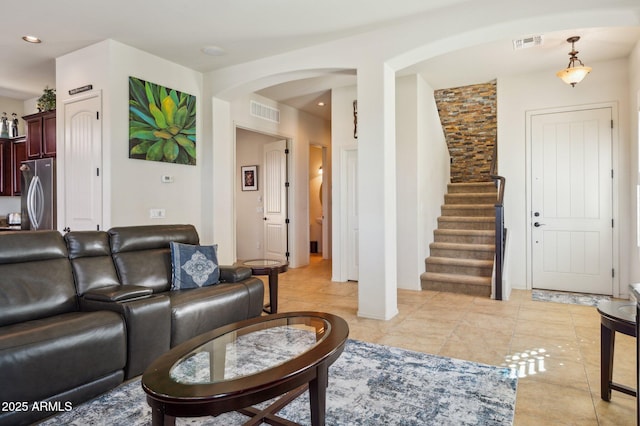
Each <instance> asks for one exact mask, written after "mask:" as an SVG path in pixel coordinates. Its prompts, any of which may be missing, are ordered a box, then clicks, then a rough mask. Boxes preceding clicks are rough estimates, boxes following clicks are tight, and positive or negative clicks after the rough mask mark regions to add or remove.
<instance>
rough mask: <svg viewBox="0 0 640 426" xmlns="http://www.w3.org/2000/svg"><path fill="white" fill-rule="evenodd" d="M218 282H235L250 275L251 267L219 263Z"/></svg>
mask: <svg viewBox="0 0 640 426" xmlns="http://www.w3.org/2000/svg"><path fill="white" fill-rule="evenodd" d="M219 268H220V282H221V283H237V282H239V281H242V280H246V279H247V278H249V277H250V276H251V268H247V267H245V266H228V265H220V266H219Z"/></svg>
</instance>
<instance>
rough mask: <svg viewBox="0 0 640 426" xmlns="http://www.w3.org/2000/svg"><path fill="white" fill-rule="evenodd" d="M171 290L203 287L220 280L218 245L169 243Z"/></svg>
mask: <svg viewBox="0 0 640 426" xmlns="http://www.w3.org/2000/svg"><path fill="white" fill-rule="evenodd" d="M170 245H171V275H172V282H171V290H184V289H187V288H198V287H205V286H208V285H213V284H216V283H217V282H218V281H219V280H220V269H219V268H218V254H217V252H216V250H217V249H218V245H217V244H216V245H212V246H196V245H192V244H182V243H176V242H171V243H170Z"/></svg>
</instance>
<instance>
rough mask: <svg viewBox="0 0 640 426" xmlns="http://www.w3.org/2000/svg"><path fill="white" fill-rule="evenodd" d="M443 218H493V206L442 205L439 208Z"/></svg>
mask: <svg viewBox="0 0 640 426" xmlns="http://www.w3.org/2000/svg"><path fill="white" fill-rule="evenodd" d="M440 211H441V212H442V215H443V216H461V217H465V216H473V217H482V216H485V217H495V211H496V208H495V206H494V205H493V204H444V205H442V206H441V207H440Z"/></svg>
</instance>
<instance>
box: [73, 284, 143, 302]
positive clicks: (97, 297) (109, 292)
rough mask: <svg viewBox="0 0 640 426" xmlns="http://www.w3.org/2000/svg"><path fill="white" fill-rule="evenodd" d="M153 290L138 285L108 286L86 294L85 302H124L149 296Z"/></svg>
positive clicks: (84, 296)
mask: <svg viewBox="0 0 640 426" xmlns="http://www.w3.org/2000/svg"><path fill="white" fill-rule="evenodd" d="M152 293H153V290H152V289H150V288H148V287H143V286H140V285H110V286H107V287H102V288H96V289H93V290H90V291H88V292H86V293H85V294H84V295H83V296H82V297H83V298H84V299H85V300H93V301H98V302H125V301H128V300H135V299H141V298H145V297H149V296H151V294H152Z"/></svg>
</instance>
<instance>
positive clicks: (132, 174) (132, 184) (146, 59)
mask: <svg viewBox="0 0 640 426" xmlns="http://www.w3.org/2000/svg"><path fill="white" fill-rule="evenodd" d="M56 76H57V77H56V92H57V94H58V106H59V107H58V114H57V124H58V127H57V131H58V158H59V159H58V166H59V167H58V171H59V173H58V182H59V183H62V182H64V180H63V178H64V175H63V174H62V175H61V169H62V168H63V167H64V158H63V157H62V155H61V153H63V152H64V149H63V147H64V139H63V137H64V114H63V112H64V109H63V108H60V106H61V105H62V102H64V100H65V99H67V98H69V95H67V93H68V90H69V89H72V88H76V87H80V86H84V85H87V84H92V85H93V90H95V91H102V94H103V98H102V101H103V107H102V113H103V115H102V117H103V140H102V143H103V159H102V161H103V167H102V168H103V171H104V174H103V191H104V196H103V198H104V206H103V228H104V229H107V228H109V227H112V226H123V225H145V224H161V223H191V224H193V225H194V226H196V228H199V227H200V223H201V212H202V210H201V169H202V163H203V160H205V159H204V158H203V154H202V152H203V150H202V145H203V144H206V143H210V141H205V140H203V138H202V123H203V119H202V112H201V111H202V108H201V106H202V75H201V74H200V73H199V72H196V71H193V70H190V69H188V68H185V67H183V66H180V65H177V64H175V63H172V62H169V61H167V60H164V59H162V58H159V57H157V56H154V55H151V54H148V53H146V52H143V51H140V50H138V49H134V48H131V47H129V46H126V45H124V44H121V43H118V42H116V41H113V40H106V41H103V42H101V43H97V44H95V45H93V46H89V47H87V48H85V49H81V50H78V51H76V52H73V53H70V54H68V55H65V56H63V57H61V58H58V59H57V63H56ZM130 76H132V77H137V78H140V79H143V80H147V81H149V82H152V83H156V84H160V85H163V86H166V87H168V88H172V89H176V90H178V91H181V92H186V93H189V94H191V95H195V96H196V98H197V105H196V111H197V114H198V119H197V124H196V126H197V132H198V133H197V142H196V150H197V165H196V166H187V165H178V164H169V163H162V162H154V161H143V160H134V159H130V158H129V154H128V150H129V128H128V117H129V113H128V101H129V77H130ZM163 175H169V176H172V177H173V180H174V183H169V184H166V183H161V176H163ZM59 186H62V185H59ZM63 196H64V193H62V194H59V198H58V199H59V200H61V199H62V197H63ZM58 204H59V206H58V210H59V217H63V216H60V214H61V213H62V214H63V212H60V209H61V208H62V207H61V206H60V205H61V204H63V203H62V202H59V203H58ZM152 208H162V209H165V210H166V218H165V219H150V218H149V209H152ZM60 226H63V221H62V220H59V227H60Z"/></svg>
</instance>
